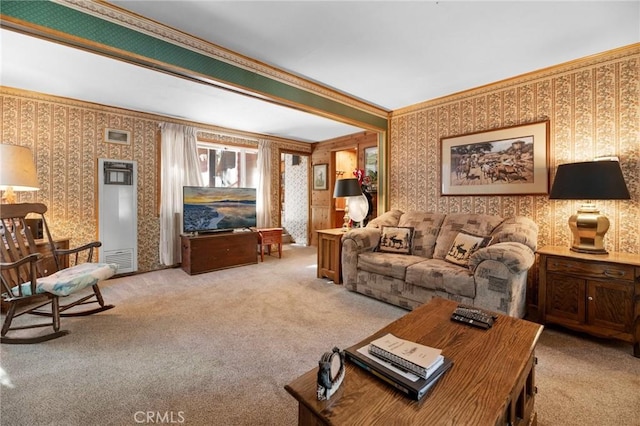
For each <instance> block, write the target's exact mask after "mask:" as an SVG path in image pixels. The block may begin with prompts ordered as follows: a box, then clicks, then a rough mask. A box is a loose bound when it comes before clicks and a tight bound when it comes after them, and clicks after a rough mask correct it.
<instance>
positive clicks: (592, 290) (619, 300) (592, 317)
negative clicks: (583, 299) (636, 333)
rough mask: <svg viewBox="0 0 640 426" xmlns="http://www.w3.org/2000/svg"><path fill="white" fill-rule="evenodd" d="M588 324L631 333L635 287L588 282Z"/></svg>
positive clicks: (616, 283)
mask: <svg viewBox="0 0 640 426" xmlns="http://www.w3.org/2000/svg"><path fill="white" fill-rule="evenodd" d="M588 292H589V297H588V302H587V315H588V317H587V322H588V323H589V324H590V325H593V326H597V327H603V328H607V329H611V330H620V331H631V330H630V327H631V324H632V320H633V286H632V285H630V284H625V283H618V282H609V281H606V282H605V281H588Z"/></svg>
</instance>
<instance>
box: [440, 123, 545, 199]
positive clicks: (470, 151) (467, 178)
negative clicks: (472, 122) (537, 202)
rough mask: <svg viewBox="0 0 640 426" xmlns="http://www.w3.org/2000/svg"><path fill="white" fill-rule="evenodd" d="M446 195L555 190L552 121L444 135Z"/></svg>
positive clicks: (442, 152)
mask: <svg viewBox="0 0 640 426" xmlns="http://www.w3.org/2000/svg"><path fill="white" fill-rule="evenodd" d="M440 147H441V156H440V160H441V165H442V170H441V174H440V180H441V191H442V195H507V194H510V195H525V194H536V195H543V194H548V193H549V159H548V151H549V121H548V120H546V121H540V122H537V123H531V124H522V125H518V126H512V127H504V128H501V129H495V130H490V131H486V132H476V133H468V134H465V135H460V136H451V137H444V138H442V139H441V140H440Z"/></svg>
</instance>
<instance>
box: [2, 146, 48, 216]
mask: <svg viewBox="0 0 640 426" xmlns="http://www.w3.org/2000/svg"><path fill="white" fill-rule="evenodd" d="M38 189H39V188H38V175H37V174H36V165H35V163H34V162H33V157H32V155H31V150H30V149H29V148H27V147H24V146H18V145H8V144H0V190H2V191H4V196H3V197H2V200H3V201H4V202H5V203H7V204H13V203H15V202H16V195H15V192H14V191H37V190H38Z"/></svg>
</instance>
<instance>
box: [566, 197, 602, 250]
mask: <svg viewBox="0 0 640 426" xmlns="http://www.w3.org/2000/svg"><path fill="white" fill-rule="evenodd" d="M569 228H570V229H571V232H572V233H573V241H572V243H571V250H572V251H575V252H578V253H589V254H607V253H608V252H607V250H605V248H604V235H605V234H606V233H607V231H608V230H609V219H607V217H606V216H604V215H601V214H600V212H599V211H598V210H597V209H596V208H595V206H594V205H592V204H585V205H582V206H581V207H580V209H578V212H577V213H576V214H574V215H573V216H571V217H570V218H569Z"/></svg>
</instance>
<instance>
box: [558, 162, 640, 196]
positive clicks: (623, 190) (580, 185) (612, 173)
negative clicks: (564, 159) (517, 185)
mask: <svg viewBox="0 0 640 426" xmlns="http://www.w3.org/2000/svg"><path fill="white" fill-rule="evenodd" d="M549 198H550V199H552V200H554V199H555V200H628V199H630V198H631V196H630V195H629V190H628V189H627V185H626V184H625V182H624V177H623V176H622V170H620V163H619V162H617V161H586V162H583V163H570V164H561V165H560V166H558V170H557V172H556V178H555V180H554V181H553V186H552V187H551V193H550V194H549Z"/></svg>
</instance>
